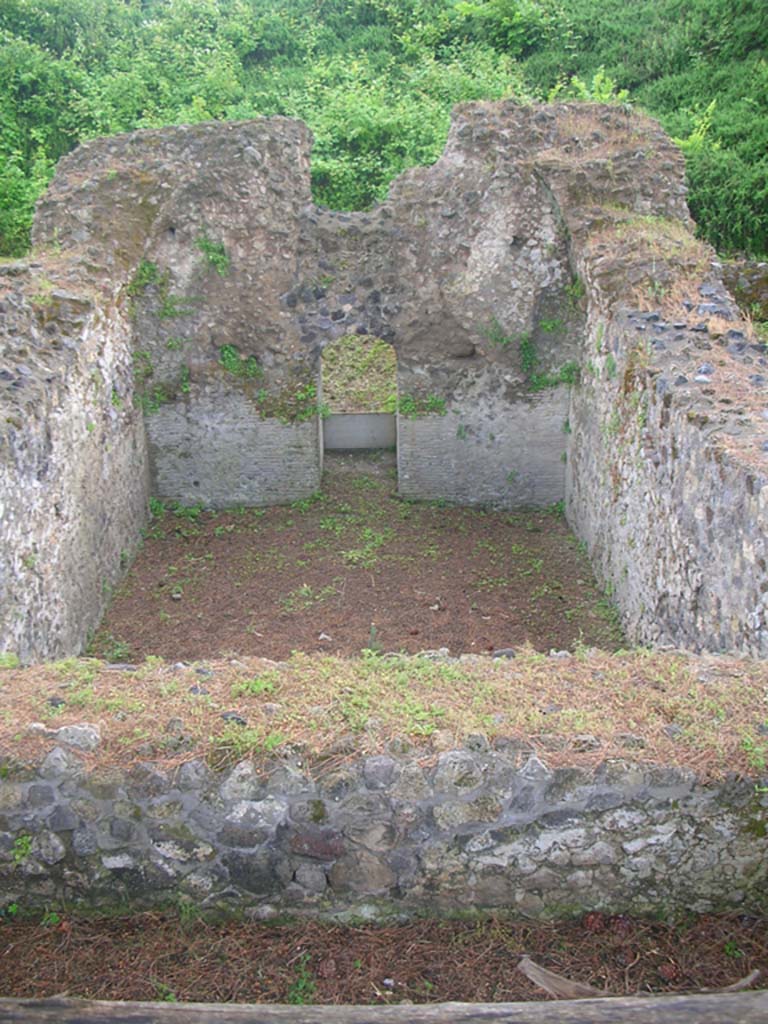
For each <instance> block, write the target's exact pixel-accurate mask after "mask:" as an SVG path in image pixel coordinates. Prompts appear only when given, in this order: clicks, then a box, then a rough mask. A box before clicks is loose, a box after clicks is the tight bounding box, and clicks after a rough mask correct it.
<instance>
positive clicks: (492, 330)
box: [482, 317, 513, 348]
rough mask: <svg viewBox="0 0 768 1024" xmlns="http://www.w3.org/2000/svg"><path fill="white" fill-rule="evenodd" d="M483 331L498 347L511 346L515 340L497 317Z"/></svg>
mask: <svg viewBox="0 0 768 1024" xmlns="http://www.w3.org/2000/svg"><path fill="white" fill-rule="evenodd" d="M482 333H483V334H484V335H485V337H486V338H487V339H488V341H490V343H491V344H492V345H496V346H498V348H509V346H510V345H511V344H512V341H513V339H512V338H511V337H510V335H508V334H507V333H506V331H505V330H504V328H503V327H502V326H501V324H500V323H499V321H498V320H497V319H496V317H493V318H492V319H491V322H490V323H489V324H488V326H487V327H485V328H484V329H483V331H482Z"/></svg>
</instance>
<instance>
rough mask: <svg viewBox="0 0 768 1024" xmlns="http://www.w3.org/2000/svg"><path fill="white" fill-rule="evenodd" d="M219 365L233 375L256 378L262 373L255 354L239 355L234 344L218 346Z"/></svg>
mask: <svg viewBox="0 0 768 1024" xmlns="http://www.w3.org/2000/svg"><path fill="white" fill-rule="evenodd" d="M219 365H220V366H223V367H224V369H225V370H226V371H227V373H231V374H232V376H233V377H243V378H246V379H248V380H257V379H258V378H260V377H263V375H264V373H263V370H262V369H261V367H260V366H259V361H258V359H257V358H256V356H243V355H241V354H240V352H239V350H238V349H237V347H236V346H235V345H221V346H220V347H219Z"/></svg>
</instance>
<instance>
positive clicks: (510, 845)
mask: <svg viewBox="0 0 768 1024" xmlns="http://www.w3.org/2000/svg"><path fill="white" fill-rule="evenodd" d="M67 730H68V731H67ZM73 730H74V732H73ZM92 731H93V730H92ZM92 738H93V737H91V735H90V733H89V730H88V728H87V727H81V726H68V727H65V730H64V731H63V732H62V735H61V736H60V737H59V742H62V741H64V740H66V741H67V743H68V744H69V746H64V745H61V746H57V747H54V748H53V749H52V750H51V751H50V752H49V753H48V755H47V756H46V758H45V760H44V761H43V763H42V764H41V765H40V767H39V769H37V770H36V771H35V772H34V773H29V774H27V775H26V776H25V777H24V778H15V777H7V778H5V779H4V780H3V781H2V783H0V906H2V905H7V904H9V903H12V902H17V903H19V904H20V905H23V907H24V909H25V910H26V909H30V910H31V909H38V908H40V909H41V908H46V907H47V908H50V907H52V906H60V905H64V906H67V907H70V908H71V907H75V906H81V907H87V908H88V909H103V910H107V909H114V908H115V906H116V905H122V904H125V905H129V906H132V907H134V908H139V907H148V906H157V905H162V904H167V903H168V902H171V901H179V900H181V901H190V902H193V903H195V904H197V905H202V906H204V907H207V908H210V909H227V908H228V909H233V910H234V909H237V910H246V911H247V912H249V913H250V914H252V915H254V916H256V917H259V918H267V917H270V916H272V915H273V914H276V913H278V912H286V911H287V912H293V913H306V912H308V913H312V914H313V915H342V916H343V915H345V914H347V915H354V916H357V917H367V918H383V917H386V916H387V915H389V914H392V913H398V914H413V913H418V912H423V911H428V912H430V913H446V914H448V913H455V912H461V911H470V910H483V909H491V908H494V909H498V908H504V909H508V910H510V911H512V912H514V913H519V914H524V915H529V916H531V917H547V916H553V917H554V916H562V915H567V914H571V913H578V912H581V911H588V910H594V909H600V910H605V911H609V912H623V911H631V912H635V913H642V912H649V911H696V912H704V911H709V910H713V909H718V910H721V909H733V908H747V909H749V908H757V907H758V906H759V902H760V899H761V898H762V895H763V894H764V892H765V881H766V874H768V857H767V856H766V853H767V852H768V849H767V848H768V842H767V841H766V821H767V820H768V813H767V812H768V791H766V788H765V786H762V787H761V786H760V785H759V784H756V783H755V782H754V781H750V780H745V779H738V778H735V777H734V778H730V779H726V780H722V781H719V782H716V783H710V784H705V783H704V782H702V781H701V780H699V779H697V778H696V776H695V775H694V774H693V773H692V772H690V771H688V770H684V769H679V768H675V769H673V768H665V767H658V766H638V765H634V764H630V763H628V762H625V761H606V762H604V763H603V764H601V765H600V766H599V767H597V768H595V769H589V770H587V769H583V768H559V769H556V770H550V769H549V768H548V767H547V766H546V765H545V764H544V763H543V762H542V761H541V760H540V759H539V758H538V757H537V756H536V755H535V754H534V753H532V752H531V750H530V749H524V748H522V747H521V746H520V745H510V746H508V747H505V746H504V743H503V741H500V742H499V743H498V746H499V748H500V749H490V748H489V747H488V744H487V743H486V742H485V740H484V739H483V738H482V737H477V738H476V741H470V742H469V743H468V746H469V747H474V749H462V750H450V751H446V752H443V753H440V754H437V755H432V756H431V757H428V758H423V757H421V758H419V757H417V756H416V755H415V754H409V755H407V756H404V755H398V756H389V755H377V756H372V757H368V758H366V759H362V760H357V761H355V762H354V763H341V764H339V759H338V758H336V759H335V761H334V762H327V763H326V764H325V766H323V765H319V766H315V768H314V770H313V772H312V776H313V777H311V776H310V774H309V772H307V771H306V769H305V767H304V766H302V765H301V764H300V763H299V762H298V761H295V760H294V761H291V760H286V759H283V760H281V761H275V762H273V763H272V764H271V765H269V766H268V768H264V769H258V768H257V767H256V766H254V764H252V763H251V762H250V761H243V762H241V763H239V764H237V765H236V766H235V767H233V768H231V769H228V770H226V771H224V772H214V771H211V770H210V769H209V768H208V767H207V766H206V764H205V763H204V762H202V761H200V760H193V761H189V762H187V763H185V764H182V765H181V766H180V767H176V768H174V769H172V770H164V769H163V768H161V767H159V766H158V765H155V764H150V763H147V764H140V765H138V766H136V767H134V768H132V769H131V770H130V771H127V772H126V771H125V770H122V769H120V770H118V769H113V770H106V769H104V768H92V769H91V770H89V769H88V768H87V767H86V760H85V759H86V758H88V757H89V756H91V755H88V754H84V755H83V754H81V753H80V752H79V751H77V750H76V749H74V747H73V745H74V744H80V745H81V746H88V745H89V743H90V741H91V739H92Z"/></svg>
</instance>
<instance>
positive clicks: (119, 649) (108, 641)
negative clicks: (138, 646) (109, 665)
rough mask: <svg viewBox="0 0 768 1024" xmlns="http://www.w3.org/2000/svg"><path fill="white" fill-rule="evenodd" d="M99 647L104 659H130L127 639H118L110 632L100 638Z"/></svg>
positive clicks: (114, 660)
mask: <svg viewBox="0 0 768 1024" xmlns="http://www.w3.org/2000/svg"><path fill="white" fill-rule="evenodd" d="M99 647H100V648H101V653H102V657H103V658H104V659H105V660H106V661H111V662H121V661H130V658H131V645H130V644H129V643H127V641H125V640H120V639H119V638H118V637H116V636H113V635H112V633H107V634H106V636H105V637H103V638H102V640H101V642H100V644H99Z"/></svg>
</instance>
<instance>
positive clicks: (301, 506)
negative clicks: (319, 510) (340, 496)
mask: <svg viewBox="0 0 768 1024" xmlns="http://www.w3.org/2000/svg"><path fill="white" fill-rule="evenodd" d="M323 500H324V495H323V493H322V492H321V491H315V492H314V494H310V495H309V497H307V498H299V499H298V500H297V501H292V502H291V508H292V509H294V510H295V511H296V512H301V513H302V515H303V514H304V513H305V512H309V510H310V509H311V508H313V507H314V506H315V505H317V504H320V503H321V502H322V501H323Z"/></svg>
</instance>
